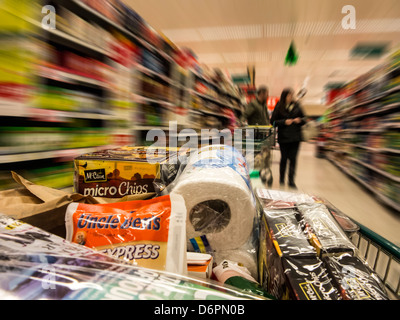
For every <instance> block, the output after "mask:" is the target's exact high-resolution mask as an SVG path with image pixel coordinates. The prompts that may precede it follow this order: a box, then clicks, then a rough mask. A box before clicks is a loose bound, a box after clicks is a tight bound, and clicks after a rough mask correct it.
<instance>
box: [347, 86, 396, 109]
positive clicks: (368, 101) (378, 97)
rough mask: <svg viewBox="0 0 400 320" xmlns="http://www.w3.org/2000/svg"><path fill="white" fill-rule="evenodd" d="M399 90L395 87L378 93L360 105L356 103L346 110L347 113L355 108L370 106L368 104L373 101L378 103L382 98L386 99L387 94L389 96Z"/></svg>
mask: <svg viewBox="0 0 400 320" xmlns="http://www.w3.org/2000/svg"><path fill="white" fill-rule="evenodd" d="M399 90H400V85H399V86H396V87H394V88H391V89H388V90H386V91H384V92H382V93H380V94H379V95H377V96H376V97H373V98H371V99H368V100H366V101H363V102H360V103H357V104H355V105H354V106H352V107H351V108H349V109H347V111H349V110H352V109H354V108H357V107H360V106H364V105H366V104H370V103H372V102H375V101H378V100H380V99H382V98H383V97H386V96H387V95H389V94H391V93H393V92H396V91H399Z"/></svg>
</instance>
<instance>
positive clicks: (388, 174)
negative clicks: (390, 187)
mask: <svg viewBox="0 0 400 320" xmlns="http://www.w3.org/2000/svg"><path fill="white" fill-rule="evenodd" d="M349 159H350V160H351V161H353V162H356V163H358V164H360V165H362V166H364V167H366V168H368V169H371V170H373V171H375V172H377V173H379V174H380V175H382V176H385V177H387V178H389V179H391V180H393V181H396V182H400V177H397V176H395V175H393V174H390V173H388V172H386V171H383V170H381V169H379V168H377V167H374V166H372V165H370V164H368V163H365V162H364V161H361V160H358V159H356V158H353V157H349Z"/></svg>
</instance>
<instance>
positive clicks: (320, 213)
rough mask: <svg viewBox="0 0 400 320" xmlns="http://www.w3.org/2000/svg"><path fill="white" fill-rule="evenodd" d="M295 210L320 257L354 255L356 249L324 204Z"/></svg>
mask: <svg viewBox="0 0 400 320" xmlns="http://www.w3.org/2000/svg"><path fill="white" fill-rule="evenodd" d="M297 209H298V210H299V212H300V213H301V216H302V219H303V220H304V221H303V223H302V224H303V227H304V229H305V230H306V231H307V232H308V233H309V239H310V240H311V243H312V244H313V246H314V247H315V248H316V249H317V252H318V255H319V256H320V257H322V256H327V255H331V254H340V253H346V252H348V253H351V254H354V252H355V251H356V247H355V246H354V244H353V243H352V242H351V241H350V239H349V238H348V237H347V235H346V234H345V232H344V231H343V229H342V228H341V227H340V225H339V224H338V223H337V222H336V220H335V218H334V217H333V216H332V214H331V213H330V212H329V210H328V208H327V207H326V206H325V205H324V204H320V203H314V204H300V205H298V206H297Z"/></svg>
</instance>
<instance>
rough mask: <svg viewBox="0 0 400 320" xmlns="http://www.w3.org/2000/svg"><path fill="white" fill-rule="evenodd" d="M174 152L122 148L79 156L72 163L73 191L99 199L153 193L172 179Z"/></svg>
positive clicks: (177, 165)
mask: <svg viewBox="0 0 400 320" xmlns="http://www.w3.org/2000/svg"><path fill="white" fill-rule="evenodd" d="M175 149H176V148H175ZM175 149H171V150H170V148H156V147H129V146H125V147H120V148H116V149H110V150H104V151H98V152H94V153H88V154H83V155H81V156H79V157H77V158H76V159H75V161H74V167H75V175H74V187H75V191H76V192H78V193H80V194H83V195H85V196H93V197H103V198H123V197H125V196H135V195H144V194H154V193H157V192H159V191H160V189H161V190H162V189H163V188H164V187H165V186H167V185H168V184H169V183H171V182H172V181H173V180H174V179H175V176H176V173H177V170H178V168H179V164H178V162H179V157H178V152H177V150H175Z"/></svg>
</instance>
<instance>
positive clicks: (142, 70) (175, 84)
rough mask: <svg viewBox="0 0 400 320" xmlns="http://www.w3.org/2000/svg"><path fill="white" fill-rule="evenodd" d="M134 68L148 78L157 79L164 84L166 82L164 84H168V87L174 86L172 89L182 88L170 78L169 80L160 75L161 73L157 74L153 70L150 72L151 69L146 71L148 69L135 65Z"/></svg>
mask: <svg viewBox="0 0 400 320" xmlns="http://www.w3.org/2000/svg"><path fill="white" fill-rule="evenodd" d="M135 68H136V69H137V70H138V71H140V72H142V73H144V74H146V75H148V76H153V77H157V78H159V79H161V80H163V81H164V82H166V83H168V84H170V85H172V86H174V87H178V88H182V87H183V86H182V85H180V84H179V83H176V82H175V81H173V80H172V79H171V78H169V77H168V76H166V75H164V74H161V73H159V72H156V71H153V70H151V69H148V68H146V67H144V66H142V65H141V64H137V65H136V66H135Z"/></svg>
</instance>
